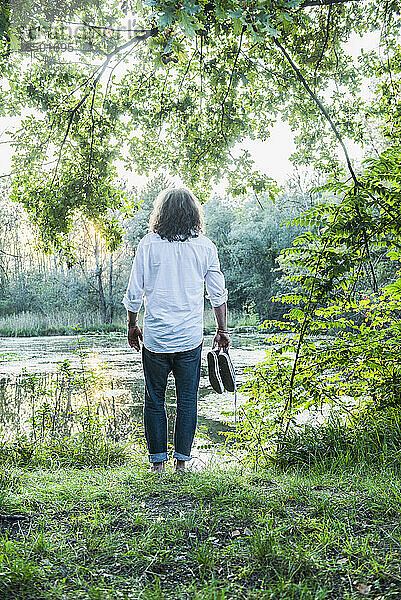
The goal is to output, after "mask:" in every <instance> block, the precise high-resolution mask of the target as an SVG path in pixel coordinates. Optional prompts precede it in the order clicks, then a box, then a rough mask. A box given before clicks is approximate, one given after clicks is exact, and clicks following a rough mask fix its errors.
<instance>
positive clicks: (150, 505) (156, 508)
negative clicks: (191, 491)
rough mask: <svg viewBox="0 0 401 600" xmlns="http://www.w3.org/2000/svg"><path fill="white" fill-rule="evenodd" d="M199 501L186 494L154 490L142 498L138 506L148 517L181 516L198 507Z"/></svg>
mask: <svg viewBox="0 0 401 600" xmlns="http://www.w3.org/2000/svg"><path fill="white" fill-rule="evenodd" d="M199 506H200V503H199V501H198V500H196V499H194V498H193V497H192V496H189V495H186V494H172V493H168V492H155V493H153V494H150V496H147V497H146V498H143V500H142V502H141V504H140V507H141V509H143V510H144V511H146V513H147V515H148V516H149V517H150V518H154V519H156V518H157V517H160V516H161V517H167V516H177V517H182V516H185V515H186V514H187V513H189V512H192V511H194V510H197V509H199Z"/></svg>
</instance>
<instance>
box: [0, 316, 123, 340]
mask: <svg viewBox="0 0 401 600" xmlns="http://www.w3.org/2000/svg"><path fill="white" fill-rule="evenodd" d="M78 323H80V324H81V331H82V332H84V333H97V332H99V333H109V332H112V331H125V329H124V327H125V320H124V319H122V318H120V319H118V320H115V321H113V323H107V324H106V323H102V322H101V319H100V317H99V315H98V314H96V313H91V312H87V313H85V314H79V313H76V314H74V312H73V311H48V312H46V313H45V314H42V313H32V312H22V313H17V314H14V315H5V316H2V317H0V336H3V337H19V336H21V337H33V336H39V335H72V334H73V333H74V332H73V330H72V327H75V326H76V325H77V324H78Z"/></svg>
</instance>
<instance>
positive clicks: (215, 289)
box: [205, 244, 228, 307]
mask: <svg viewBox="0 0 401 600" xmlns="http://www.w3.org/2000/svg"><path fill="white" fill-rule="evenodd" d="M205 283H206V290H207V297H208V298H209V300H210V302H211V304H212V306H213V307H214V306H221V305H222V304H224V302H227V297H228V292H227V290H226V288H225V281H224V275H223V273H222V272H221V270H220V261H219V257H218V255H217V248H216V246H215V245H214V244H213V246H212V248H211V251H210V253H209V265H208V268H207V271H206V275H205Z"/></svg>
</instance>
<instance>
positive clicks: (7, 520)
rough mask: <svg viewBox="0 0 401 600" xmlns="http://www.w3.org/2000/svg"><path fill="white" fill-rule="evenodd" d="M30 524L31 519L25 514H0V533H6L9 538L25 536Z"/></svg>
mask: <svg viewBox="0 0 401 600" xmlns="http://www.w3.org/2000/svg"><path fill="white" fill-rule="evenodd" d="M31 526H32V520H31V518H30V517H28V516H26V515H5V514H3V515H0V534H4V533H7V536H8V537H9V538H13V539H19V538H21V537H25V536H26V535H27V533H28V532H29V531H30V529H31Z"/></svg>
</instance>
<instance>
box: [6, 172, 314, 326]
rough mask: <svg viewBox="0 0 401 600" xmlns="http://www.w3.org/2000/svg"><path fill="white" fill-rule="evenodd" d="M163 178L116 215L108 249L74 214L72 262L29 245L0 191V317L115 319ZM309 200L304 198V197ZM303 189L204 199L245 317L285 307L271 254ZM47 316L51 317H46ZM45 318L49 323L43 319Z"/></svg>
mask: <svg viewBox="0 0 401 600" xmlns="http://www.w3.org/2000/svg"><path fill="white" fill-rule="evenodd" d="M167 185H169V181H168V180H167V179H166V178H165V177H163V176H158V177H156V178H155V179H154V180H152V181H151V182H150V183H149V184H148V185H147V186H146V187H145V189H144V190H143V191H142V193H141V194H140V196H139V198H138V200H139V201H138V206H139V208H138V210H135V211H134V212H133V213H132V215H131V216H129V217H127V216H126V215H125V216H124V215H123V214H121V215H118V219H119V221H120V224H121V227H122V229H123V230H124V233H125V235H124V242H123V244H122V245H121V246H120V247H119V248H118V249H117V250H116V251H114V252H110V251H108V250H107V249H106V248H105V246H104V245H103V244H102V241H101V238H100V236H99V235H98V234H97V232H96V231H95V230H94V229H93V227H92V226H90V225H89V224H88V223H87V222H85V221H84V220H83V219H82V220H79V219H78V220H77V222H76V225H75V230H74V232H73V234H72V238H73V244H74V247H75V254H76V262H75V264H73V266H72V267H70V268H69V267H68V266H67V265H66V261H65V258H64V257H63V256H62V255H46V254H44V253H42V252H41V251H40V250H38V248H36V246H35V241H34V237H33V236H32V233H31V228H30V226H29V224H28V222H27V219H26V216H25V215H24V213H23V211H22V209H21V207H20V206H18V205H16V204H11V205H10V202H9V201H8V197H7V193H6V190H3V195H2V197H1V198H0V317H5V316H7V315H18V314H20V313H30V314H35V315H37V316H38V318H40V315H42V316H43V318H44V319H45V318H46V322H47V323H48V321H49V317H50V315H54V314H56V313H57V312H59V313H60V314H61V313H63V314H64V315H65V314H68V313H70V314H71V315H72V320H73V321H74V320H78V321H83V322H88V323H94V322H98V323H103V324H112V323H113V322H116V323H117V322H121V319H122V318H123V314H124V309H123V307H122V304H121V299H122V296H123V294H124V291H125V288H126V285H127V281H128V277H129V272H130V269H131V265H132V260H133V257H134V253H135V249H136V246H137V244H138V242H139V240H140V239H141V238H142V237H143V235H145V234H146V232H147V229H148V220H149V215H150V212H151V210H152V205H153V201H154V199H155V197H156V196H157V194H158V192H159V191H161V190H162V189H164V188H165V187H166V186H167ZM308 201H309V202H310V200H308ZM305 202H306V200H305V197H304V196H302V195H297V193H296V192H294V191H291V190H290V191H289V192H288V193H287V194H283V195H282V197H281V198H278V200H277V202H276V203H275V204H273V203H272V202H271V201H270V200H269V199H267V198H265V197H263V196H261V197H250V198H247V199H244V200H243V201H241V202H238V203H236V204H233V203H230V202H229V200H228V199H227V198H224V197H214V198H212V199H210V200H209V201H208V202H206V203H205V204H204V213H205V222H206V234H207V235H208V236H209V237H210V238H211V239H212V240H213V241H214V242H215V244H216V245H217V247H218V251H219V256H220V262H221V267H222V270H223V272H224V274H225V278H226V285H227V288H228V290H229V308H230V309H231V311H232V312H233V313H235V314H237V315H241V314H245V315H247V316H248V317H249V318H250V319H251V320H252V318H253V319H254V321H255V322H256V321H259V320H262V319H266V318H280V316H281V315H282V314H283V312H285V310H286V309H285V308H284V307H283V306H282V305H281V304H280V303H277V302H272V300H271V298H272V297H274V296H277V295H280V294H281V293H288V292H290V291H292V289H291V287H290V285H293V284H289V283H288V281H287V280H286V278H285V273H283V271H282V269H281V266H280V261H279V260H278V257H279V254H280V252H281V251H282V249H284V248H287V247H289V246H290V245H291V244H292V241H293V240H294V239H295V237H296V236H297V235H298V234H299V233H300V232H301V229H300V228H299V227H295V226H292V225H290V226H285V225H284V224H283V222H284V221H288V220H291V219H292V218H293V217H295V216H297V215H298V214H299V213H300V212H302V211H303V210H304V209H305V208H306V205H305ZM50 321H51V318H50ZM47 326H49V323H48V325H47Z"/></svg>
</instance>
